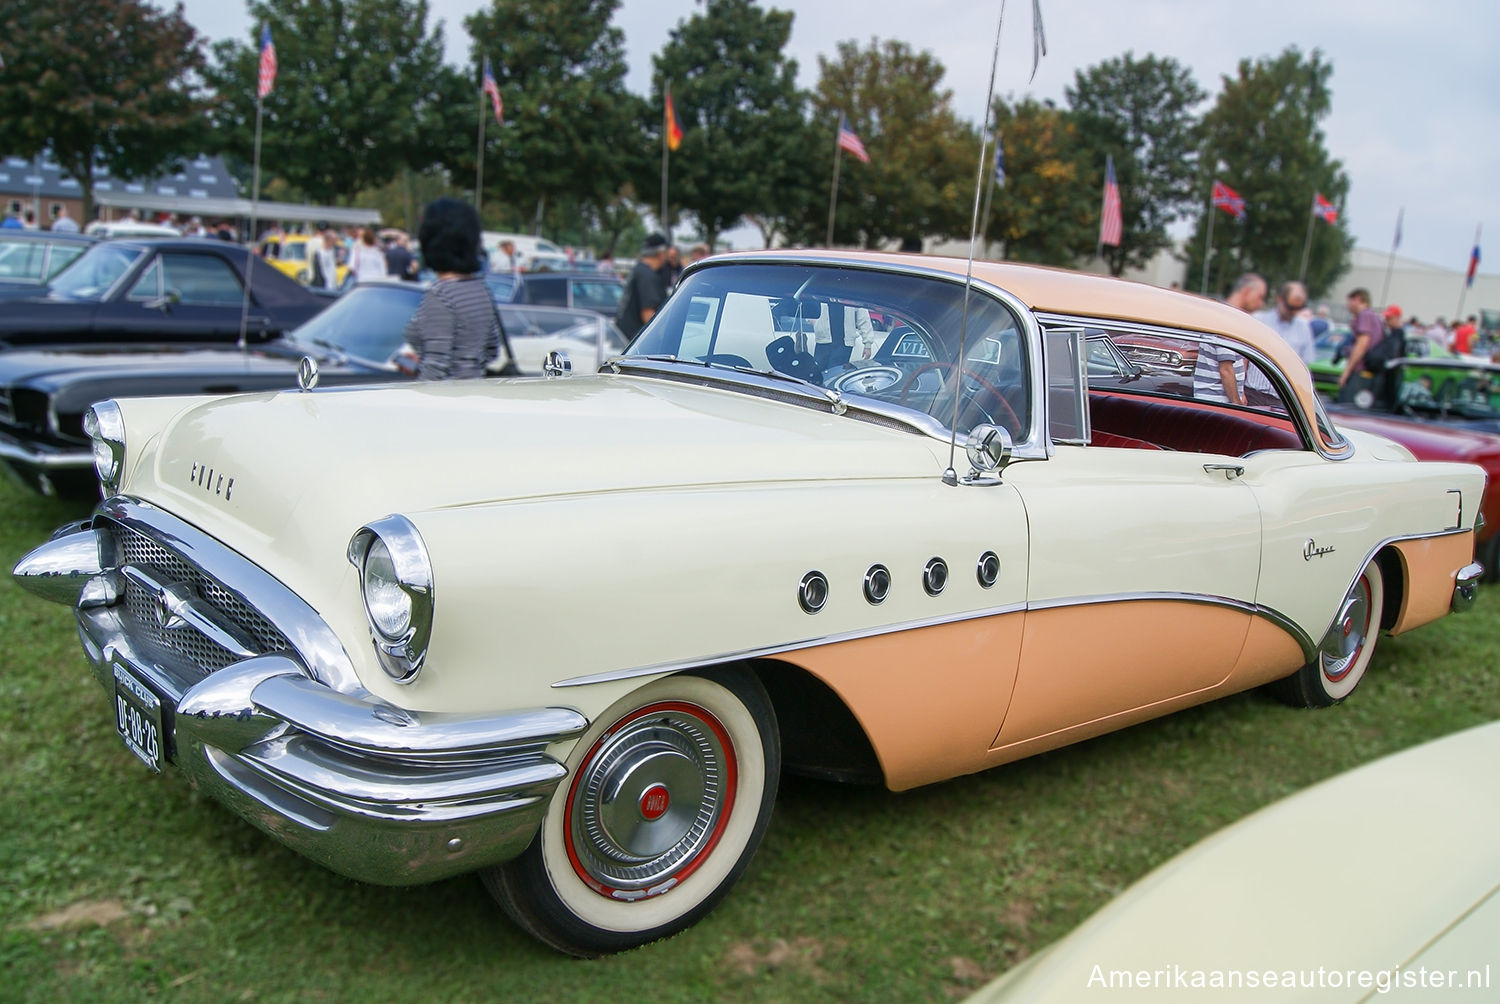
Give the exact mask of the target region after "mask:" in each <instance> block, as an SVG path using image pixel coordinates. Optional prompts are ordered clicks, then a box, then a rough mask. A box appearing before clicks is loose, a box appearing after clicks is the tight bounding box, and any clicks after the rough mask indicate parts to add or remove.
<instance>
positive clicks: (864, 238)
mask: <svg viewBox="0 0 1500 1004" xmlns="http://www.w3.org/2000/svg"><path fill="white" fill-rule="evenodd" d="M944 73H945V71H944V69H943V64H942V63H940V62H939V61H938V60H937V57H935V56H933V54H932V53H930V52H925V51H923V52H916V51H913V50H912V48H911V47H910V46H908V45H907V44H906V43H904V42H898V41H891V40H887V41H885V42H881V41H879V40H877V39H871V40H870V45H869V47H868V48H863V49H862V48H860V47H859V45H858V44H856V43H855V42H852V41H846V42H840V43H839V44H838V54H837V57H836V58H835V59H832V60H829V59H825V58H824V57H822V56H820V57H818V74H819V79H818V88H817V95H816V97H815V99H814V101H813V124H814V127H815V128H814V136H815V137H816V142H815V143H814V144H813V146H812V150H811V156H808V157H807V160H808V162H809V164H810V165H814V166H815V167H816V169H817V172H818V173H817V178H818V183H817V188H818V190H819V192H820V195H821V198H820V199H815V200H811V202H810V204H809V205H808V206H807V208H806V210H805V212H804V215H803V218H802V220H801V224H802V225H801V228H800V233H801V235H802V236H803V238H804V239H806V240H809V241H810V242H814V243H818V244H822V243H823V242H824V241H825V239H826V234H825V228H826V226H827V215H828V213H827V207H828V195H829V186H830V185H831V183H832V177H833V153H834V140H835V138H836V137H837V130H838V123H839V116H840V115H841V114H842V115H844V116H846V117H847V118H848V120H849V125H850V127H851V128H852V129H853V130H854V131H855V132H856V133H857V134H858V135H859V137H860V139H861V141H862V142H863V143H864V145H865V149H866V150H867V151H868V152H869V154H870V163H868V164H863V163H859V162H857V161H854V160H852V159H851V158H850V157H849V156H848V154H844V155H843V164H842V166H841V169H840V173H839V192H838V206H837V213H836V216H835V220H834V231H833V235H834V243H836V244H837V243H858V244H861V245H863V246H865V247H877V246H879V245H881V244H883V243H885V242H888V241H891V240H898V239H901V238H904V237H917V238H923V237H934V236H949V237H951V236H960V235H962V236H967V235H968V233H969V225H970V223H971V221H972V218H973V216H972V213H973V205H974V201H973V200H974V179H975V171H976V169H977V167H978V160H979V139H978V136H977V135H976V134H975V133H974V131H973V129H972V128H970V127H969V126H967V125H965V124H963V123H961V122H960V121H959V120H958V118H957V116H955V115H954V112H953V92H952V91H950V90H948V89H946V88H944V87H943V86H942V83H943V76H944ZM804 156H806V154H804Z"/></svg>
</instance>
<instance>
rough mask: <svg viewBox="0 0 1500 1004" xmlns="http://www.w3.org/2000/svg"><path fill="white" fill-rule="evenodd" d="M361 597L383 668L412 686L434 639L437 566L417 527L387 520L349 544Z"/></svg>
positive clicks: (404, 521)
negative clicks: (434, 598) (433, 567)
mask: <svg viewBox="0 0 1500 1004" xmlns="http://www.w3.org/2000/svg"><path fill="white" fill-rule="evenodd" d="M348 553H349V561H350V563H352V564H353V565H354V567H355V568H357V569H359V586H360V593H361V595H362V596H363V598H364V605H365V617H366V619H367V620H369V622H370V638H371V640H372V641H373V642H374V643H375V655H376V657H377V658H378V659H379V660H380V666H381V668H382V669H384V670H385V671H386V673H387V674H389V675H390V676H391V678H392V679H394V680H395V681H396V682H397V683H411V682H412V681H413V680H415V679H416V678H417V674H418V673H420V672H421V671H422V664H423V663H424V662H426V660H427V644H428V642H429V641H430V640H431V638H432V562H431V560H429V558H428V557H427V545H426V544H424V543H423V542H422V535H421V534H419V533H418V532H417V528H416V526H415V525H413V524H412V521H411V520H409V519H407V518H406V517H405V516H387V517H385V518H384V519H378V520H375V521H374V522H373V523H367V524H366V525H364V526H362V527H360V528H359V530H357V531H356V532H355V534H354V536H353V537H352V538H351V539H350V540H349V552H348Z"/></svg>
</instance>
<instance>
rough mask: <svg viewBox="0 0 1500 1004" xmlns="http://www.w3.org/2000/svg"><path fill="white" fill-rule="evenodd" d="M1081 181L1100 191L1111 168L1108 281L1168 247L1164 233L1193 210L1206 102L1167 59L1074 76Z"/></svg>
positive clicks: (1128, 60) (1128, 59) (1114, 64)
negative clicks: (1113, 236)
mask: <svg viewBox="0 0 1500 1004" xmlns="http://www.w3.org/2000/svg"><path fill="white" fill-rule="evenodd" d="M1064 93H1065V94H1066V96H1067V100H1068V106H1069V110H1070V114H1071V116H1072V120H1073V127H1074V135H1075V136H1076V138H1077V140H1078V146H1079V150H1080V154H1081V156H1082V161H1083V164H1085V165H1087V171H1086V173H1087V175H1088V177H1089V178H1090V179H1091V180H1092V181H1094V182H1095V185H1094V187H1095V191H1099V192H1102V191H1103V179H1104V163H1105V156H1106V155H1112V156H1113V157H1114V161H1115V177H1116V179H1117V181H1118V183H1119V186H1120V213H1121V217H1122V221H1123V224H1124V225H1123V228H1122V229H1123V233H1122V235H1121V240H1120V246H1119V247H1106V248H1104V249H1103V253H1104V260H1105V262H1106V264H1107V265H1108V266H1109V271H1110V274H1111V275H1119V274H1120V273H1121V272H1122V271H1124V270H1125V269H1126V268H1139V267H1141V266H1144V265H1145V264H1146V263H1147V262H1149V261H1150V260H1151V259H1152V258H1153V257H1154V256H1155V255H1156V254H1157V252H1159V251H1161V250H1162V249H1164V248H1168V247H1171V246H1172V239H1171V237H1170V236H1168V234H1167V226H1168V225H1169V224H1170V223H1172V221H1173V220H1175V219H1177V218H1178V217H1180V216H1184V215H1186V214H1187V213H1189V212H1191V211H1192V209H1193V208H1194V206H1195V196H1196V192H1195V184H1196V182H1197V180H1198V177H1199V172H1198V170H1197V152H1198V150H1197V147H1198V142H1199V138H1198V119H1197V115H1196V114H1195V112H1194V111H1193V108H1194V106H1195V105H1197V104H1198V103H1199V102H1201V101H1202V100H1203V99H1204V98H1205V97H1206V96H1207V95H1206V94H1204V92H1203V89H1202V88H1201V87H1199V86H1198V84H1197V82H1196V81H1195V80H1193V76H1192V74H1191V73H1190V72H1189V71H1188V70H1187V68H1186V67H1183V66H1182V65H1180V64H1179V63H1177V62H1176V61H1175V60H1173V59H1171V58H1165V59H1158V58H1157V57H1156V56H1150V55H1148V56H1146V58H1144V59H1136V58H1135V57H1134V56H1133V55H1132V54H1131V53H1129V52H1127V53H1126V54H1125V55H1124V56H1122V57H1116V58H1114V59H1109V60H1105V61H1104V62H1102V63H1099V64H1098V65H1096V66H1092V67H1089V68H1088V69H1087V70H1079V71H1078V73H1077V74H1076V75H1075V76H1074V81H1073V86H1071V87H1069V88H1067V89H1066V91H1065V92H1064Z"/></svg>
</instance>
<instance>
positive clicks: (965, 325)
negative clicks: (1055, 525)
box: [943, 0, 1005, 485]
mask: <svg viewBox="0 0 1500 1004" xmlns="http://www.w3.org/2000/svg"><path fill="white" fill-rule="evenodd" d="M1004 25H1005V0H1000V18H999V20H998V21H997V22H996V24H995V53H994V55H993V56H991V57H990V84H989V86H988V87H986V88H985V89H984V114H983V115H982V116H980V119H979V122H980V130H979V176H978V177H977V178H976V179H975V180H974V216H973V219H972V220H971V222H970V224H969V262H968V265H967V266H966V267H965V270H964V308H963V315H962V319H961V320H960V321H959V325H958V360H957V361H956V362H955V363H954V366H953V422H952V424H951V425H950V426H949V430H948V469H947V470H945V471H944V472H943V484H945V485H956V484H958V471H957V470H955V469H954V467H953V460H954V457H955V456H956V455H957V453H958V406H959V401H960V400H961V399H962V397H963V380H964V352H965V351H966V346H967V343H968V336H969V293H970V290H972V289H973V286H974V241H975V238H976V237H977V236H978V234H979V197H980V195H981V194H982V193H983V192H984V163H985V155H986V153H988V150H989V140H990V136H989V132H990V130H989V124H990V106H991V105H993V104H994V103H995V68H996V67H997V66H999V65H1000V29H1001V28H1002V27H1003V26H1004Z"/></svg>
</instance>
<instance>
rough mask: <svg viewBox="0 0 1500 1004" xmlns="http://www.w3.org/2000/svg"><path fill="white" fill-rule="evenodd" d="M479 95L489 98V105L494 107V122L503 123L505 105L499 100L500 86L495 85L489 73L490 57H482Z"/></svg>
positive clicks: (492, 75)
mask: <svg viewBox="0 0 1500 1004" xmlns="http://www.w3.org/2000/svg"><path fill="white" fill-rule="evenodd" d="M479 93H481V94H488V95H489V96H490V104H492V105H494V106H495V121H496V122H504V121H505V104H504V103H503V102H502V101H501V100H500V85H498V84H496V83H495V75H494V74H493V73H491V72H490V57H489V56H485V57H484V83H483V84H482V85H480V88H479Z"/></svg>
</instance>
